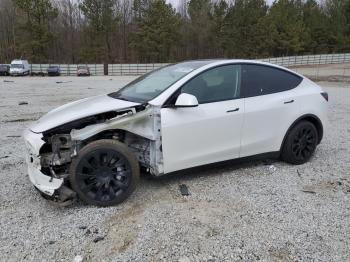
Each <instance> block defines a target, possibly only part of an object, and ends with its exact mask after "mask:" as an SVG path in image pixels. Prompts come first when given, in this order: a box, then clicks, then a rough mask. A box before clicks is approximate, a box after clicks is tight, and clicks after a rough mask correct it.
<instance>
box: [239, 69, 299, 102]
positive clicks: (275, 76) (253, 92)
mask: <svg viewBox="0 0 350 262" xmlns="http://www.w3.org/2000/svg"><path fill="white" fill-rule="evenodd" d="M301 81H302V78H301V77H299V76H297V75H294V74H292V73H289V72H287V71H284V70H281V69H277V68H273V67H269V66H264V65H254V64H244V65H242V84H241V89H242V93H243V96H244V97H252V96H260V95H268V94H273V93H278V92H283V91H287V90H290V89H293V88H295V87H296V86H298V85H299V84H300V82H301Z"/></svg>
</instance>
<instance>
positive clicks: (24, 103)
mask: <svg viewBox="0 0 350 262" xmlns="http://www.w3.org/2000/svg"><path fill="white" fill-rule="evenodd" d="M18 105H19V106H22V105H28V102H26V101H21V102H19V103H18Z"/></svg>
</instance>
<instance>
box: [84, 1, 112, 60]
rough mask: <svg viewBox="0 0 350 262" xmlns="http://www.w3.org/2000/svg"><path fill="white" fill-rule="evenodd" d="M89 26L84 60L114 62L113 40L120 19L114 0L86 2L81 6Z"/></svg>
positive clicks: (86, 27) (86, 30) (86, 28)
mask: <svg viewBox="0 0 350 262" xmlns="http://www.w3.org/2000/svg"><path fill="white" fill-rule="evenodd" d="M79 7H80V9H81V10H82V12H83V14H84V16H85V19H86V21H87V24H86V26H85V32H86V35H87V38H88V43H89V44H88V46H87V47H86V48H85V49H83V52H82V53H81V58H82V60H85V61H86V60H87V61H91V62H93V61H101V60H103V61H104V62H111V61H112V51H111V49H112V47H111V39H112V33H113V32H114V31H115V29H116V26H117V24H118V20H119V17H118V15H117V14H116V11H115V5H114V1H113V0H103V1H101V0H84V1H83V2H82V3H81V4H80V6H79Z"/></svg>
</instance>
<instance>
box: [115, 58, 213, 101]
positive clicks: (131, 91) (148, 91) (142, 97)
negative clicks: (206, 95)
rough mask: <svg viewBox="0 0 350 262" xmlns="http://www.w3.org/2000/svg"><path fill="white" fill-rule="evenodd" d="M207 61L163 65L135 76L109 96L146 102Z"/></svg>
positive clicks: (207, 61)
mask: <svg viewBox="0 0 350 262" xmlns="http://www.w3.org/2000/svg"><path fill="white" fill-rule="evenodd" d="M208 63H210V61H209V60H205V61H194V62H184V63H179V64H173V65H169V66H165V67H162V68H160V69H157V70H154V71H152V72H150V73H148V74H145V75H143V76H141V77H139V78H137V79H136V80H134V81H132V82H131V83H129V84H128V85H126V86H125V87H124V88H122V89H120V90H119V91H118V92H115V93H112V94H109V96H111V97H113V98H117V99H121V100H128V101H132V102H139V103H144V102H148V101H150V100H152V99H153V98H155V97H157V96H158V95H160V94H161V93H162V92H163V91H164V90H166V89H167V88H168V87H170V86H171V85H172V84H174V83H175V82H177V81H178V80H180V79H181V78H182V77H184V76H185V75H187V74H188V73H190V72H192V71H193V70H195V69H197V68H199V67H201V66H204V65H206V64H208Z"/></svg>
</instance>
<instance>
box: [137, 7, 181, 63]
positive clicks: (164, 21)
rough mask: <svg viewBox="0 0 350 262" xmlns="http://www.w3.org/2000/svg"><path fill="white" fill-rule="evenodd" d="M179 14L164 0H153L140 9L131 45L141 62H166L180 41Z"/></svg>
mask: <svg viewBox="0 0 350 262" xmlns="http://www.w3.org/2000/svg"><path fill="white" fill-rule="evenodd" d="M179 28H180V15H179V14H177V13H176V10H175V9H174V8H173V7H172V6H171V5H170V4H167V3H166V2H165V0H153V1H150V3H149V5H148V6H147V7H146V8H145V9H144V10H142V13H141V14H140V15H139V17H138V19H137V22H136V31H135V32H134V34H133V35H132V40H131V46H132V47H133V48H135V49H136V51H137V53H138V54H139V57H140V61H141V62H168V61H169V60H171V59H172V57H171V51H172V49H173V48H174V47H175V46H176V45H177V43H179V42H180V34H179Z"/></svg>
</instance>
